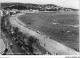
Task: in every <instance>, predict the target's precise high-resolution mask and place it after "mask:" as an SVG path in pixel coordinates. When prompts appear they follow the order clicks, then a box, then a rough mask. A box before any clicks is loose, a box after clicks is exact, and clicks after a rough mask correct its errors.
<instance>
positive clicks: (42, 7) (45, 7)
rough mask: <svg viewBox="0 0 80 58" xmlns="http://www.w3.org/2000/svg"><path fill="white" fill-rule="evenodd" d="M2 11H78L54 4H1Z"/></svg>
mask: <svg viewBox="0 0 80 58" xmlns="http://www.w3.org/2000/svg"><path fill="white" fill-rule="evenodd" d="M1 8H2V9H19V10H24V9H26V10H29V9H33V10H39V11H78V9H73V8H66V7H61V6H57V5H54V4H44V5H43V4H32V3H14V2H11V3H1Z"/></svg>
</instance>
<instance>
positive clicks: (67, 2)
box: [0, 0, 79, 9]
mask: <svg viewBox="0 0 80 58" xmlns="http://www.w3.org/2000/svg"><path fill="white" fill-rule="evenodd" d="M0 2H22V3H36V4H56V5H59V6H63V7H70V8H76V9H79V0H0Z"/></svg>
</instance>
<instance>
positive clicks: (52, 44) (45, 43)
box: [9, 14, 80, 55]
mask: <svg viewBox="0 0 80 58" xmlns="http://www.w3.org/2000/svg"><path fill="white" fill-rule="evenodd" d="M20 15H23V14H17V15H14V16H12V17H10V19H9V20H10V22H11V24H12V26H14V27H18V28H19V30H20V31H21V32H23V33H25V34H29V35H32V36H35V37H36V38H37V39H39V42H40V45H41V46H42V47H43V48H45V49H46V50H47V51H49V52H50V53H51V54H54V53H57V54H60V55H80V53H79V52H77V51H75V50H73V49H71V48H69V47H67V46H65V45H64V44H61V43H59V42H57V41H55V40H53V39H50V38H47V37H46V36H45V35H42V34H39V33H37V32H36V30H35V31H33V29H31V28H27V27H25V26H26V25H25V24H24V23H22V22H21V21H20V20H19V19H18V16H20Z"/></svg>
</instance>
